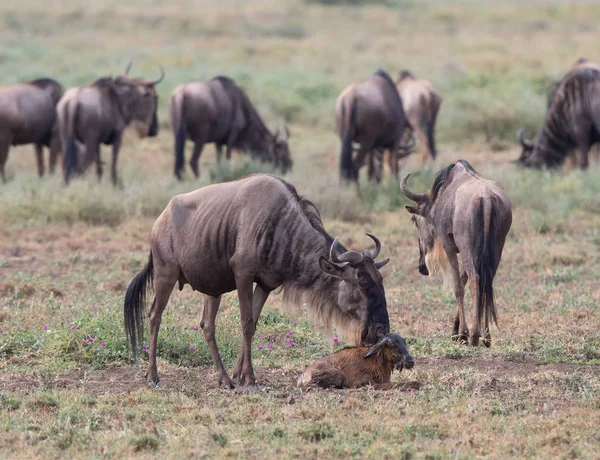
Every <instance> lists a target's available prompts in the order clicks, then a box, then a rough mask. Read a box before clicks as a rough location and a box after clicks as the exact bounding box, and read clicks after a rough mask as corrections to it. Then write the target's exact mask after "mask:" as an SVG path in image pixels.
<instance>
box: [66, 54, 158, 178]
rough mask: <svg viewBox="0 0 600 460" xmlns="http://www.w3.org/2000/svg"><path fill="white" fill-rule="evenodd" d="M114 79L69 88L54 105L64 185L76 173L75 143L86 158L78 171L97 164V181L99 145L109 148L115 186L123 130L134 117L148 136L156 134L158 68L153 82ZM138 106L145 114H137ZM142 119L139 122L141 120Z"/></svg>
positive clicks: (124, 78) (127, 78)
mask: <svg viewBox="0 0 600 460" xmlns="http://www.w3.org/2000/svg"><path fill="white" fill-rule="evenodd" d="M129 68H130V65H128V66H127V69H126V72H125V75H120V76H118V77H115V78H111V77H106V78H100V79H98V80H96V81H95V82H94V83H92V84H91V85H89V86H85V87H81V88H71V89H69V90H68V91H66V92H65V94H64V96H63V98H62V99H61V100H60V102H59V104H58V106H57V115H58V120H59V129H60V137H61V141H62V148H63V152H64V159H63V164H64V176H65V182H67V183H68V182H69V180H70V178H71V176H72V175H73V174H74V173H75V172H77V171H78V169H79V166H78V160H77V146H76V141H79V142H81V143H82V144H83V145H84V146H85V151H86V153H85V158H84V160H83V164H82V165H81V168H80V169H81V172H85V170H86V169H87V168H88V167H89V165H90V164H91V163H93V162H94V161H95V162H96V173H97V175H98V179H100V178H101V177H102V162H101V159H100V144H101V143H102V144H105V145H112V147H113V148H112V151H113V155H112V163H111V179H112V182H113V184H116V183H117V158H118V155H119V150H120V148H121V139H122V136H123V130H124V129H125V127H126V126H127V125H128V124H129V123H130V122H131V121H132V120H133V119H134V116H137V117H138V119H139V121H142V122H145V123H146V124H147V125H148V126H149V129H148V135H149V136H156V135H157V134H158V117H157V115H156V111H157V108H158V94H157V93H156V89H155V86H156V85H157V84H158V83H160V82H161V81H162V80H163V78H164V75H165V74H164V71H163V68H162V66H161V67H160V77H159V78H157V79H156V80H145V79H142V78H130V77H129V76H128V75H127V74H128V72H129ZM140 106H142V107H145V109H146V110H145V111H144V112H143V113H140ZM140 118H141V119H140Z"/></svg>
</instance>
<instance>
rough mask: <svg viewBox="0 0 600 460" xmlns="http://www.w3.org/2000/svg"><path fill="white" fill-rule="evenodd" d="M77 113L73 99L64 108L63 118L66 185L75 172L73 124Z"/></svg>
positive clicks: (77, 105) (75, 102)
mask: <svg viewBox="0 0 600 460" xmlns="http://www.w3.org/2000/svg"><path fill="white" fill-rule="evenodd" d="M78 111H79V104H77V98H76V97H75V98H73V100H72V101H70V102H69V104H67V106H66V107H65V112H66V113H65V118H66V120H64V122H65V123H66V129H65V138H64V146H63V149H64V157H63V171H64V176H65V182H66V183H67V184H68V183H69V180H70V178H71V176H72V175H73V174H75V173H76V172H77V145H76V143H75V124H76V123H77V114H78Z"/></svg>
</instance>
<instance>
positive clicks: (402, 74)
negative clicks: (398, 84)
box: [400, 70, 415, 80]
mask: <svg viewBox="0 0 600 460" xmlns="http://www.w3.org/2000/svg"><path fill="white" fill-rule="evenodd" d="M405 78H410V79H412V80H414V79H415V76H414V75H413V74H412V73H410V72H409V71H408V70H403V71H402V72H400V80H403V79H405Z"/></svg>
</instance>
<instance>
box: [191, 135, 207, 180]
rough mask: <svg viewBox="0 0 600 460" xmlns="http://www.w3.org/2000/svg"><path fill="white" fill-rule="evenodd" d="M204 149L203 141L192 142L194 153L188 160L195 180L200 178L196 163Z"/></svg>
mask: <svg viewBox="0 0 600 460" xmlns="http://www.w3.org/2000/svg"><path fill="white" fill-rule="evenodd" d="M203 148H204V141H201V140H200V141H196V142H194V152H193V153H192V158H191V159H190V167H191V168H192V171H194V176H196V178H198V177H200V171H199V170H198V161H199V160H200V154H202V149H203Z"/></svg>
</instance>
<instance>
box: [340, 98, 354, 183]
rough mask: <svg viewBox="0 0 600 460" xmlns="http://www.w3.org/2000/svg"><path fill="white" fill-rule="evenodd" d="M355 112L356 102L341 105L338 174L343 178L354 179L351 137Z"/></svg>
mask: <svg viewBox="0 0 600 460" xmlns="http://www.w3.org/2000/svg"><path fill="white" fill-rule="evenodd" d="M355 112H356V104H355V103H354V101H352V102H351V103H350V107H347V104H345V103H344V104H343V105H342V114H341V115H342V126H341V137H342V154H341V157H340V175H341V176H342V178H343V179H346V180H353V179H354V165H353V164H352V138H353V137H354V118H355Z"/></svg>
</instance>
